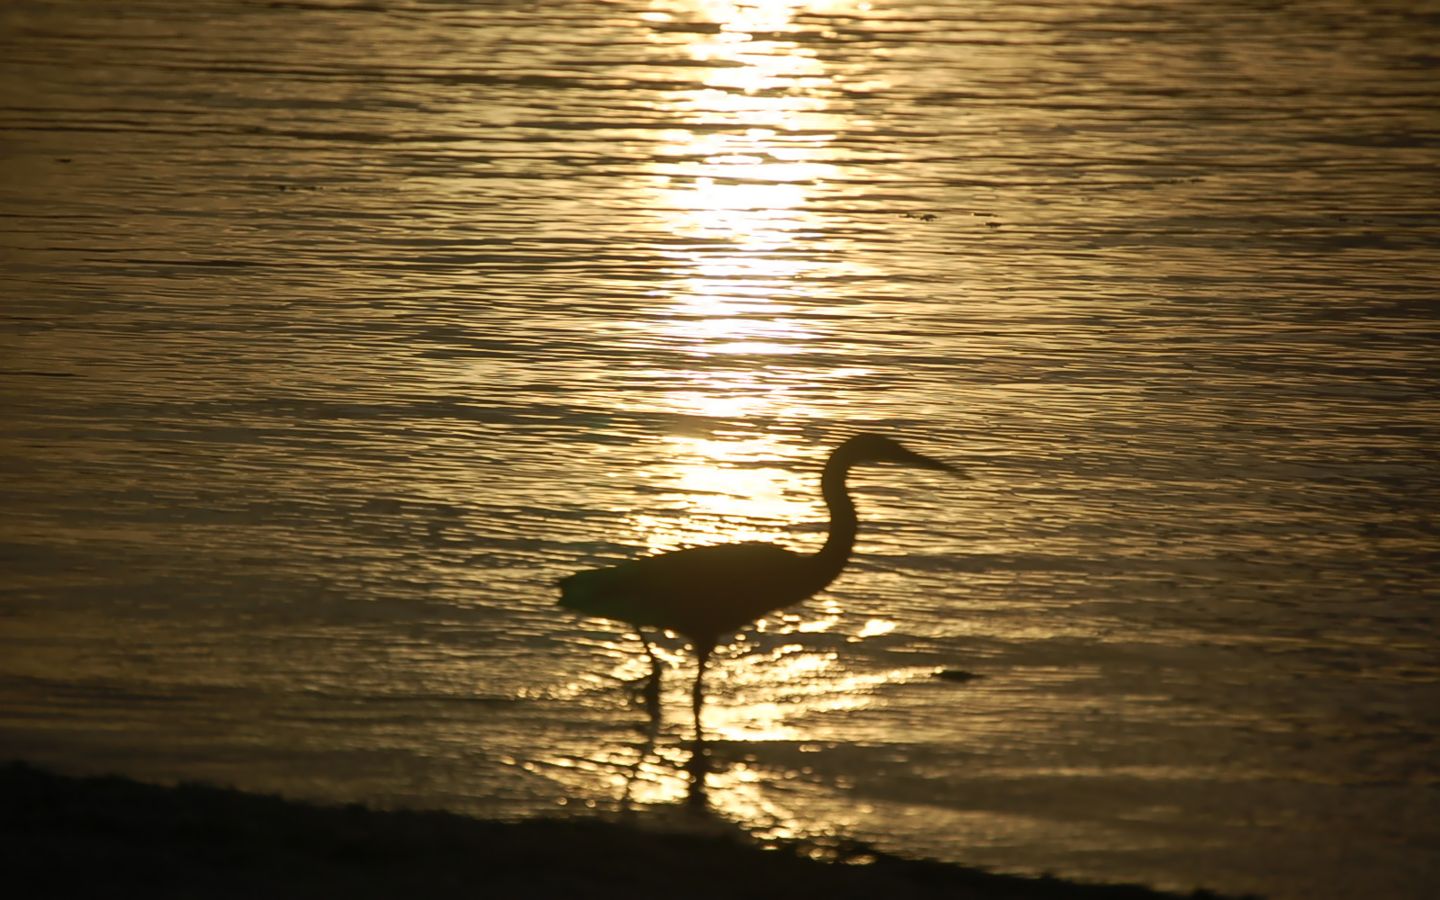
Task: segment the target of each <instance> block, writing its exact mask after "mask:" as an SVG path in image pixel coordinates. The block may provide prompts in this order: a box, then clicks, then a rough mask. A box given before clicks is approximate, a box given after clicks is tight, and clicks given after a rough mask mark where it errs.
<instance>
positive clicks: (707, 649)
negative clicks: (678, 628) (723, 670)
mask: <svg viewBox="0 0 1440 900" xmlns="http://www.w3.org/2000/svg"><path fill="white" fill-rule="evenodd" d="M714 649H715V642H714V641H696V642H695V659H696V661H697V662H698V665H697V666H696V668H695V690H694V692H693V693H692V694H691V696H690V706H691V709H693V710H694V712H695V743H696V744H697V745H698V744H703V743H704V742H705V730H704V729H703V728H701V727H700V705H701V704H702V703H704V702H705V690H704V683H705V666H706V664H708V663H709V662H710V653H711V652H712V651H713V650H714Z"/></svg>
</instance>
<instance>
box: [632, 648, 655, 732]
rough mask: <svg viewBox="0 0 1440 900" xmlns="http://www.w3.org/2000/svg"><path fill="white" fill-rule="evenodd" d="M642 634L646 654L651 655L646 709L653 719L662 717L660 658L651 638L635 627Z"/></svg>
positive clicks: (646, 687) (646, 686)
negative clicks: (651, 643)
mask: <svg viewBox="0 0 1440 900" xmlns="http://www.w3.org/2000/svg"><path fill="white" fill-rule="evenodd" d="M635 633H636V634H638V635H640V643H642V644H644V645H645V655H646V656H648V657H650V680H649V681H647V682H646V683H645V711H646V712H648V713H649V714H650V718H651V720H652V721H655V722H658V721H659V719H660V658H659V657H658V656H656V655H655V648H654V647H652V646H651V645H650V639H649V638H647V637H646V636H645V632H643V631H641V630H640V629H638V628H637V629H635Z"/></svg>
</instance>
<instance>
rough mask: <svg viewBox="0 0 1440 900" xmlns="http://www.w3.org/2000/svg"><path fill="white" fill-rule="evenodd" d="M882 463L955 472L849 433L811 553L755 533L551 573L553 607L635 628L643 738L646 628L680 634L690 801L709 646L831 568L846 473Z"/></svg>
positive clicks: (695, 793) (848, 538) (835, 569)
mask: <svg viewBox="0 0 1440 900" xmlns="http://www.w3.org/2000/svg"><path fill="white" fill-rule="evenodd" d="M882 462H888V463H895V464H898V465H902V466H909V467H911V468H917V469H933V470H936V471H941V472H952V473H954V472H956V470H955V469H954V468H953V467H952V466H949V465H947V464H946V463H943V462H940V461H939V460H937V459H932V458H930V457H928V456H924V455H922V454H920V453H916V452H914V451H913V450H908V449H906V448H905V447H903V446H901V445H900V444H899V443H897V442H895V441H893V440H891V439H890V438H887V437H883V436H881V435H876V434H860V435H856V436H854V437H852V438H850V439H849V440H846V441H845V442H844V443H842V444H841V445H840V446H839V447H836V448H835V450H834V452H832V453H831V454H830V458H829V459H828V460H826V461H825V468H824V472H823V474H822V476H821V480H820V485H821V493H822V495H823V496H824V499H825V505H826V507H827V508H828V509H829V511H830V526H829V532H828V534H827V536H826V538H825V543H824V545H823V546H822V547H821V548H820V550H819V551H817V552H815V553H808V554H807V553H795V552H794V551H791V550H787V549H785V548H784V547H779V546H776V545H775V544H767V543H762V542H754V541H751V542H745V543H736V544H718V545H714V546H708V547H689V548H686V549H683V550H676V551H673V552H670V553H662V554H659V555H657V556H647V557H643V558H641V559H636V560H631V561H629V562H624V563H620V564H619V565H614V566H607V567H605V568H602V569H591V570H588V571H584V572H577V573H575V574H574V575H570V576H567V577H565V578H562V579H561V580H560V601H559V602H560V605H561V606H563V607H565V608H567V609H572V610H575V611H576V612H580V613H584V614H585V615H590V616H598V617H600V618H605V619H612V620H615V621H619V622H624V623H626V624H628V625H631V626H633V627H634V628H635V630H636V632H637V633H638V634H639V636H640V641H641V643H642V644H644V646H645V652H646V654H647V655H649V657H650V678H649V681H648V682H647V683H646V686H645V690H644V697H645V705H646V708H647V712H648V713H649V715H650V718H651V735H650V741H649V745H650V746H653V743H654V732H655V731H657V730H658V728H659V721H660V661H659V659H658V658H657V657H656V656H655V648H654V647H653V646H652V645H651V642H650V638H649V637H648V636H647V635H646V633H645V629H646V628H656V629H664V630H668V631H672V632H675V633H676V634H679V635H681V636H682V637H684V638H686V639H687V640H689V642H690V646H691V647H692V648H693V650H694V652H695V659H696V663H697V666H696V671H695V685H694V688H693V690H692V692H691V710H692V712H693V715H694V719H695V738H694V744H693V745H692V752H691V754H690V761H689V764H688V766H687V768H688V770H689V775H690V781H691V790H690V801H691V803H692V805H694V804H699V805H703V804H704V802H705V801H704V792H705V775H706V770H707V766H708V762H707V754H706V750H705V731H704V729H703V727H702V726H701V721H700V709H701V706H702V704H703V702H704V679H705V667H706V665H707V664H708V663H709V661H710V654H711V653H712V652H713V651H714V649H715V646H716V644H717V643H718V641H719V640H720V638H721V637H723V636H725V635H728V634H731V633H733V632H736V631H740V630H741V629H743V628H745V627H747V626H749V625H751V624H752V623H754V622H755V621H756V620H757V619H759V618H761V617H762V616H765V615H767V614H769V613H772V612H775V611H776V610H779V609H783V608H785V607H787V606H790V605H792V604H795V603H799V602H800V601H802V600H805V599H807V598H809V597H811V596H813V595H814V594H816V593H819V592H820V591H821V590H823V589H824V588H825V587H826V586H827V585H829V584H830V583H831V582H832V581H834V580H835V579H836V577H838V576H839V574H840V572H841V570H842V569H844V567H845V564H846V562H848V561H849V559H850V554H851V552H852V551H853V549H854V546H855V536H856V533H857V532H858V530H859V520H858V519H857V517H856V514H855V504H854V502H853V501H852V500H851V499H850V493H849V490H848V489H847V487H846V479H847V477H848V476H849V474H850V469H851V468H852V467H854V466H857V465H861V464H864V463H882ZM644 755H645V754H642V760H643V756H644Z"/></svg>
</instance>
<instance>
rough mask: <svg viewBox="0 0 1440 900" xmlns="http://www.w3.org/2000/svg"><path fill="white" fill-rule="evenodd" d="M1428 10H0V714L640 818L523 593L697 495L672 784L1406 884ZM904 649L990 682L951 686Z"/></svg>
mask: <svg viewBox="0 0 1440 900" xmlns="http://www.w3.org/2000/svg"><path fill="white" fill-rule="evenodd" d="M1437 39H1440V6H1437V5H1435V4H1434V3H1403V4H1401V3H1395V4H1359V3H1346V2H1314V3H1306V4H1294V5H1285V4H1275V5H1259V4H1252V3H1230V2H1205V3H1198V2H1173V3H1168V4H1161V5H1154V6H1136V5H1130V4H1126V3H1119V2H1116V3H1105V2H1096V3H1085V2H1070V3H1045V4H1031V5H1027V4H1015V3H986V2H977V3H934V4H924V3H915V2H902V0H893V2H883V0H876V2H873V3H850V2H833V3H824V2H816V3H800V2H796V3H783V2H782V3H765V4H743V3H726V2H698V0H697V2H683V0H673V2H666V0H656V2H653V3H647V2H640V0H619V2H613V3H588V2H578V0H576V2H566V0H558V2H551V3H543V4H500V3H495V4H489V3H487V4H475V5H469V4H463V3H426V2H393V3H392V2H383V3H373V4H372V3H365V4H341V3H320V2H316V3H311V2H295V3H288V2H285V3H247V2H242V0H213V2H202V3H195V2H186V3H178V2H174V0H151V2H137V3H128V4H125V5H124V8H123V9H121V8H119V7H117V6H115V5H112V4H89V3H80V2H56V3H38V2H34V3H32V2H23V0H17V2H11V3H8V4H6V5H5V6H4V7H3V9H0V60H3V62H0V70H3V73H4V74H3V87H0V127H3V130H4V135H5V137H4V139H3V142H0V158H3V159H0V162H3V169H0V171H3V173H4V177H3V181H0V212H3V219H0V247H3V260H4V262H3V294H0V303H3V306H0V369H3V374H0V392H3V400H0V402H3V404H4V415H5V419H6V429H5V432H4V435H3V438H0V465H3V470H4V472H5V479H4V481H3V483H0V504H3V508H4V509H5V515H4V519H3V563H0V564H3V567H4V569H3V571H4V582H3V593H0V647H3V649H0V698H3V700H0V747H3V748H4V750H5V753H6V755H18V756H25V757H28V758H31V759H34V760H37V761H41V762H49V763H51V764H56V765H62V766H67V767H70V768H72V769H76V770H86V771H95V770H118V771H123V772H126V773H128V774H133V775H138V776H142V777H150V778H156V779H180V778H204V779H210V780H215V781H220V782H224V783H229V784H233V785H236V786H239V787H244V788H249V789H256V790H278V791H283V792H286V793H288V794H291V795H295V796H301V797H312V798H321V799H343V800H352V799H358V800H364V801H367V802H370V803H374V804H377V805H389V806H424V807H437V806H439V807H446V808H451V809H456V810H461V811H465V812H471V813H476V814H479V815H484V816H491V817H530V816H535V815H543V814H554V813H557V812H560V813H563V812H565V811H567V810H574V809H581V810H584V811H589V810H597V811H602V812H607V813H614V812H617V811H620V810H622V809H623V810H628V811H629V813H630V814H632V815H635V816H637V817H639V818H641V819H642V820H645V821H655V822H657V823H666V825H667V827H697V826H696V822H695V820H694V819H693V818H687V817H686V816H685V815H684V813H683V810H682V804H683V801H684V798H685V795H686V779H685V777H684V776H685V773H684V769H683V766H684V763H685V760H686V758H687V756H688V740H689V737H690V732H689V726H688V715H687V712H688V710H687V702H688V693H687V691H688V686H687V680H688V678H689V675H690V672H691V671H692V669H691V668H690V667H691V663H690V662H689V660H688V658H687V656H686V655H685V653H684V648H683V646H682V644H681V643H680V642H679V641H678V640H670V641H668V642H666V643H665V644H664V646H663V647H662V653H664V654H665V656H666V658H667V659H668V660H670V661H672V662H673V663H675V665H676V666H677V669H676V670H675V671H673V672H671V673H669V676H668V679H667V682H666V695H665V698H664V700H665V704H666V716H665V718H664V720H663V721H662V722H661V723H660V727H659V729H658V732H657V733H656V734H655V735H654V740H653V741H648V740H647V739H646V734H645V731H646V721H645V716H644V714H643V712H642V711H641V710H639V709H637V708H636V707H634V706H633V705H631V704H630V703H629V700H628V698H627V694H626V692H625V690H624V689H623V687H622V682H623V681H624V680H625V679H629V678H633V677H636V676H638V675H640V674H642V673H643V672H644V671H645V665H646V664H645V662H644V657H643V654H642V653H641V652H640V647H639V643H638V641H636V640H635V639H634V638H633V637H632V636H630V635H629V634H627V633H626V632H625V631H624V629H623V628H621V627H620V626H617V625H614V624H613V623H607V622H604V621H601V620H586V619H579V618H577V617H575V616H573V615H572V614H569V613H566V612H565V611H563V610H558V609H556V608H555V607H554V605H553V604H554V599H555V592H554V589H553V586H552V585H553V582H554V580H555V579H556V578H557V577H559V576H562V575H564V574H567V573H569V572H572V571H575V570H578V569H581V568H584V567H588V566H593V565H600V564H604V563H607V562H612V561H616V560H620V559H625V558H630V557H634V556H637V555H640V554H643V553H646V552H652V551H658V550H664V549H670V548H674V547H679V546H684V545H689V544H698V543H713V542H719V541H723V540H738V539H763V540H778V541H781V542H784V543H786V544H788V545H790V546H792V547H795V548H813V547H815V546H817V545H818V542H819V541H820V540H821V538H822V536H823V531H824V525H825V511H824V508H823V506H822V505H821V503H820V501H819V498H818V470H819V465H820V463H821V462H822V461H823V459H824V456H825V454H826V453H827V452H828V450H829V448H830V447H831V446H833V445H834V444H835V443H836V442H838V441H839V440H840V439H842V438H843V437H844V436H846V435H848V434H851V433H854V432H856V431H859V430H873V431H880V432H883V433H887V434H891V435H894V436H898V437H900V438H902V439H903V440H906V441H907V442H908V443H909V444H911V445H912V446H913V447H915V448H916V449H919V450H922V451H924V452H927V453H930V454H932V455H935V456H938V457H941V458H944V459H947V460H950V461H952V462H955V463H957V464H959V465H961V466H963V467H964V468H965V469H966V471H967V474H968V476H969V477H968V478H967V479H965V480H958V479H947V478H944V477H942V476H937V475H936V474H934V473H921V472H908V471H903V470H898V469H882V468H875V469H867V470H861V471H859V472H857V473H856V475H855V477H854V478H853V479H852V487H853V488H854V490H855V493H856V496H857V498H858V502H859V504H860V507H861V516H862V521H863V522H864V529H863V531H862V535H861V540H860V543H859V545H858V547H857V554H856V557H855V559H854V561H853V563H852V565H851V568H850V569H849V570H848V571H847V573H846V574H845V575H844V576H843V577H842V579H841V580H840V581H838V582H837V583H836V584H834V585H833V586H832V587H831V589H829V590H828V591H826V592H825V593H824V594H822V595H820V596H818V597H816V598H814V599H812V600H811V601H809V602H807V603H805V604H803V605H801V606H798V607H795V608H793V609H790V610H787V611H785V612H784V613H783V614H778V615H775V616H772V617H770V618H768V619H767V620H766V621H765V622H764V623H763V625H762V627H761V628H760V629H759V630H757V631H753V632H750V633H747V634H746V635H744V636H743V638H741V639H736V640H734V641H733V642H730V643H729V644H727V645H726V646H725V647H723V648H722V649H721V651H720V653H719V660H718V663H717V665H716V668H715V670H714V672H713V674H712V676H711V684H712V688H713V689H712V694H711V698H710V701H709V706H708V707H707V710H706V713H707V720H706V721H707V725H708V727H709V728H710V729H711V731H712V738H714V746H713V751H714V760H713V763H714V765H715V769H716V771H715V772H714V773H713V774H712V775H711V777H710V792H709V799H710V803H711V807H712V816H711V818H710V819H708V820H706V827H711V828H721V829H725V828H730V829H740V830H745V831H749V832H752V833H755V834H758V835H761V836H778V837H785V836H799V837H808V838H819V839H831V838H837V837H846V838H854V839H858V840H864V841H870V842H873V843H875V844H876V845H878V846H880V847H882V848H884V849H887V850H893V851H896V852H901V853H905V854H910V855H926V856H933V857H937V858H941V859H946V860H953V861H957V862H963V863H967V864H972V865H983V866H989V867H993V868H996V869H1000V870H1004V871H1014V872H1029V873H1038V872H1053V873H1056V874H1059V875H1063V876H1066V877H1072V878H1081V879H1097V880H1131V881H1141V882H1145V883H1149V884H1152V885H1156V886H1161V887H1174V888H1182V889H1188V888H1192V887H1195V886H1206V887H1210V888H1213V889H1217V890H1226V891H1259V892H1264V893H1267V894H1269V895H1271V896H1274V897H1278V898H1287V897H1329V898H1340V897H1359V896H1364V897H1374V896H1387V897H1421V896H1426V895H1427V894H1428V891H1429V890H1430V889H1432V888H1433V885H1434V884H1435V883H1436V882H1437V879H1440V849H1437V848H1440V798H1437V790H1440V788H1437V781H1440V779H1437V769H1436V765H1435V759H1436V758H1437V752H1440V713H1437V712H1436V710H1440V687H1437V684H1440V664H1437V659H1440V655H1437V640H1436V637H1435V635H1436V625H1437V621H1436V620H1437V614H1436V607H1435V605H1434V604H1435V587H1434V586H1435V584H1436V583H1437V576H1440V565H1437V561H1436V560H1437V555H1436V553H1435V549H1436V530H1435V525H1434V521H1433V515H1434V513H1433V511H1434V510H1435V509H1437V508H1440V474H1437V468H1436V459H1435V450H1434V448H1435V447H1436V440H1437V437H1440V400H1437V399H1436V398H1437V397H1440V392H1437V387H1440V385H1437V380H1440V379H1437V377H1436V375H1437V372H1436V366H1435V363H1434V359H1435V347H1436V345H1437V337H1440V334H1437V322H1436V312H1435V310H1436V308H1437V307H1436V300H1437V278H1436V274H1435V273H1436V272H1437V271H1440V215H1437V213H1436V210H1435V202H1434V197H1435V196H1437V187H1440V185H1437V184H1436V180H1437V179H1436V176H1435V173H1436V171H1437V170H1436V162H1437V154H1436V149H1435V148H1436V138H1437V130H1440V128H1437V117H1436V112H1435V90H1434V86H1435V74H1436V70H1435V67H1436V57H1435V55H1434V50H1433V48H1434V47H1435V46H1436V45H1437ZM944 670H963V671H967V672H973V673H976V674H978V675H980V676H982V677H981V678H979V679H976V680H971V681H965V682H959V681H951V680H944V679H940V678H937V677H936V673H937V672H939V671H944Z"/></svg>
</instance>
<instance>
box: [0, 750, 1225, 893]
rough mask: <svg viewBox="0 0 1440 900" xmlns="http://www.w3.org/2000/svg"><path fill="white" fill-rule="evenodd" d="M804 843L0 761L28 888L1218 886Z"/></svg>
mask: <svg viewBox="0 0 1440 900" xmlns="http://www.w3.org/2000/svg"><path fill="white" fill-rule="evenodd" d="M811 849H812V848H807V847H805V846H802V845H794V846H788V845H787V846H781V847H779V848H772V849H765V848H762V847H760V846H758V845H756V844H754V843H752V842H742V841H738V840H735V839H733V838H727V837H723V836H704V835H695V834H684V833H666V832H659V831H652V830H649V829H643V828H639V827H635V826H632V825H628V824H622V823H618V822H612V821H604V820H600V819H597V818H567V819H538V820H531V821H523V822H493V821H486V820H479V819H473V818H468V817H465V816H462V815H458V814H454V813H447V812H412V811H377V810H372V809H368V808H365V807H362V806H355V805H351V806H321V805H313V804H308V803H300V802H296V801H292V800H286V799H283V798H280V797H275V796H265V795H257V794H248V793H244V792H241V791H236V790H230V789H227V788H220V787H214V786H209V785H204V784H181V785H178V786H175V787H165V786H159V785H152V784H145V783H141V782H138V781H134V780H131V779H128V778H123V777H119V776H98V777H96V776H87V777H73V776H68V775H61V774H58V773H55V772H52V771H48V770H46V769H43V768H40V767H37V766H34V765H31V764H28V763H25V762H10V763H7V764H4V765H0V867H3V871H4V872H5V882H8V883H9V884H11V885H27V884H28V885H35V886H38V892H37V893H35V894H34V896H45V897H94V896H107V897H118V896H134V897H205V898H212V897H213V898H232V897H266V898H276V897H281V898H289V897H346V898H369V897H387V898H389V897H414V898H426V897H437V898H445V897H461V896H465V897H524V898H551V897H554V898H560V897H565V898H611V897H614V898H619V897H626V898H641V897H655V896H664V895H675V896H678V897H686V898H691V897H699V898H722V897H723V898H727V900H729V898H735V897H747V898H749V897H757V898H771V897H773V898H780V897H785V898H807V897H816V898H819V897H825V898H861V897H864V898H866V900H874V898H876V897H903V898H910V897H917V898H929V897H935V898H940V897H944V898H959V900H969V898H974V900H999V898H1027V900H1029V898H1035V900H1042V898H1044V900H1068V898H1086V900H1102V898H1104V900H1155V898H1175V897H1180V896H1190V897H1193V898H1202V897H1203V898H1213V897H1216V896H1217V895H1214V894H1211V893H1209V892H1207V891H1197V892H1195V893H1193V894H1189V895H1182V894H1173V893H1164V892H1159V891H1153V890H1150V889H1148V888H1145V887H1140V886H1135V885H1091V884H1079V883H1072V882H1066V881H1062V880H1059V879H1055V878H1024V877H1018V876H1010V875H998V874H993V873H989V872H986V871H983V870H979V869H972V868H966V867H963V866H956V865H949V864H944V863H938V862H930V861H924V860H910V859H903V858H900V857H896V856H892V855H888V854H884V853H880V852H877V851H874V850H869V849H868V848H867V849H865V850H864V852H858V853H851V854H848V856H849V859H850V860H851V862H848V863H847V862H834V861H825V860H820V859H815V858H813V855H814V854H812V853H811V852H810V850H811ZM855 859H864V860H865V864H855V863H854V862H853V860H855ZM32 889H33V888H32Z"/></svg>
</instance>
